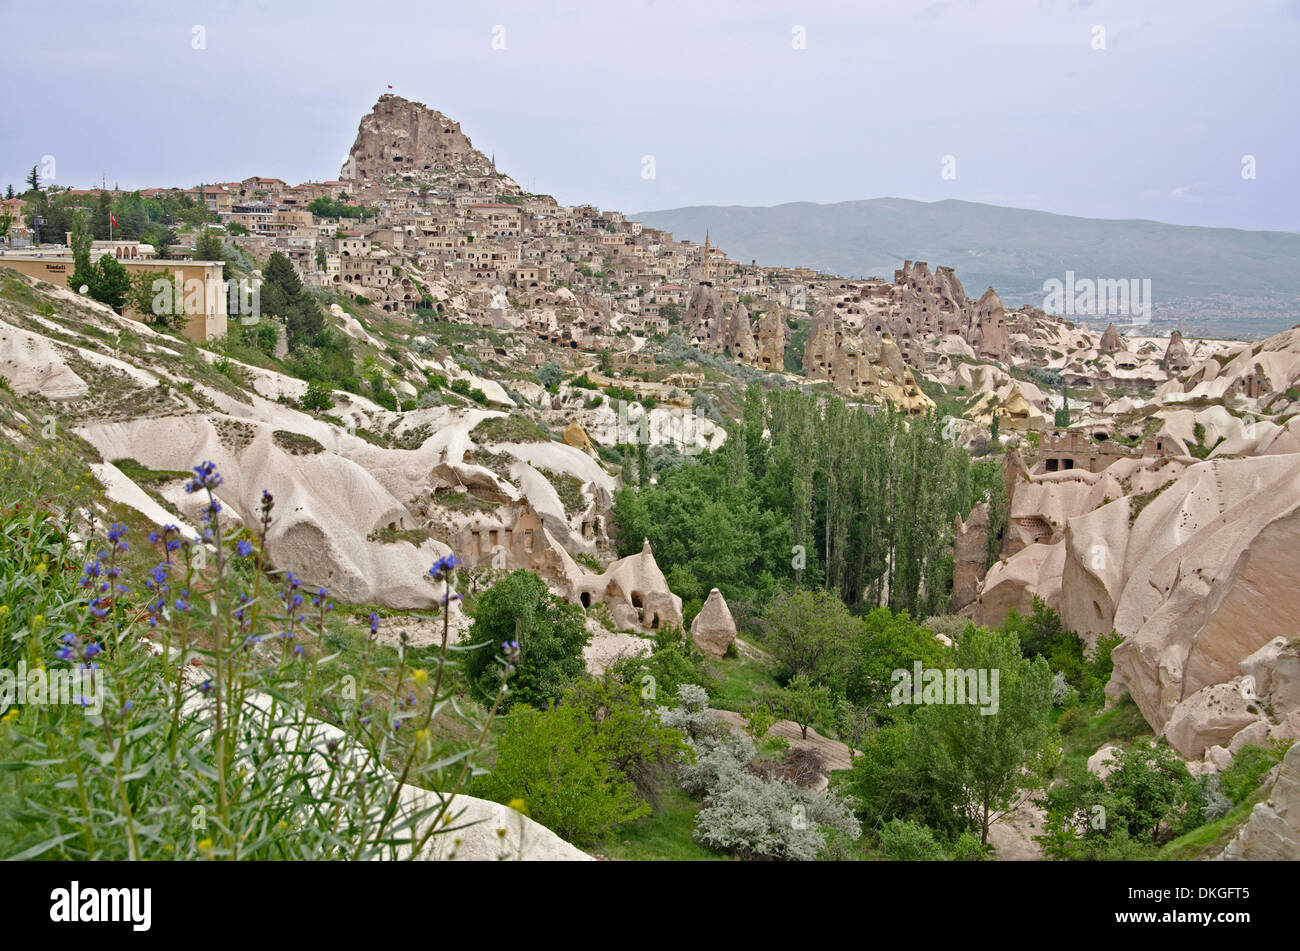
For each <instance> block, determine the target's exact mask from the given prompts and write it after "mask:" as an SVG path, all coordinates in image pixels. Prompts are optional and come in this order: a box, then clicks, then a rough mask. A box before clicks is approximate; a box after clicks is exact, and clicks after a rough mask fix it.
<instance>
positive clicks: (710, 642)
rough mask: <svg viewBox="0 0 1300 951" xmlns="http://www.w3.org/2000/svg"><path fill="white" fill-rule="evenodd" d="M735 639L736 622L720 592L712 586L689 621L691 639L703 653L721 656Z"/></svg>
mask: <svg viewBox="0 0 1300 951" xmlns="http://www.w3.org/2000/svg"><path fill="white" fill-rule="evenodd" d="M735 639H736V622H735V620H734V619H733V618H732V616H731V609H730V608H728V607H727V602H726V599H725V598H723V597H722V592H721V591H719V590H718V589H717V588H714V589H713V590H712V591H710V592H709V597H708V599H707V600H706V601H705V602H704V607H702V608H700V613H699V614H697V615H695V620H694V621H692V622H691V640H692V641H694V642H695V646H696V647H698V648H699V649H700V650H702V651H704V652H705V653H707V654H711V655H713V656H714V657H722V656H723V655H724V654H726V653H727V648H729V647H730V646H731V645H732V642H733V641H735Z"/></svg>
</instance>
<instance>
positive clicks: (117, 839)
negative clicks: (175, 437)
mask: <svg viewBox="0 0 1300 951" xmlns="http://www.w3.org/2000/svg"><path fill="white" fill-rule="evenodd" d="M76 460H77V455H76V452H75V450H70V449H69V447H68V445H67V444H64V443H61V444H60V445H59V446H58V447H57V448H49V449H47V448H46V447H44V446H41V445H39V444H38V445H34V446H28V447H26V448H25V449H23V450H19V449H13V448H10V449H6V450H4V452H3V455H2V456H0V473H3V475H4V478H0V580H3V584H2V585H0V650H2V651H3V657H2V658H0V661H2V662H3V665H4V666H5V668H6V669H12V668H18V667H19V665H24V667H25V671H23V673H24V674H25V679H26V683H27V684H28V685H29V686H30V685H31V684H33V683H35V682H36V681H41V682H43V683H47V684H55V683H56V682H57V683H60V684H62V685H63V689H61V690H50V691H49V692H48V693H46V694H45V695H44V697H38V696H37V694H36V693H35V692H34V691H30V690H29V691H28V692H27V694H26V696H25V697H21V698H19V702H18V704H17V705H15V706H11V707H9V709H8V710H7V711H6V712H5V713H4V716H3V722H2V723H0V761H3V762H4V763H5V766H6V769H5V771H4V774H3V775H4V780H3V782H0V853H2V854H4V855H5V856H6V857H7V858H34V857H37V856H41V857H46V858H64V859H101V860H102V859H154V860H166V859H259V858H260V859H287V858H292V859H320V858H351V859H365V858H372V857H399V856H401V855H402V854H406V853H408V852H409V851H410V850H413V849H414V850H418V849H421V848H423V847H424V846H425V845H427V843H428V842H429V840H430V839H431V838H432V836H434V835H436V834H440V833H441V832H442V831H443V830H444V829H445V827H446V822H445V820H447V819H448V818H450V817H452V816H453V815H454V813H455V810H454V807H453V806H452V805H451V803H450V801H449V800H448V799H441V800H440V799H439V798H438V797H430V798H429V799H427V800H424V801H423V802H425V803H427V804H425V805H421V804H419V802H418V801H411V800H409V799H408V798H405V797H403V796H402V792H401V791H402V789H403V787H404V786H406V785H411V784H415V785H423V786H427V787H430V788H440V789H444V790H447V791H448V792H452V791H456V790H459V789H461V788H463V785H464V783H465V782H466V780H467V779H468V777H469V775H470V772H471V770H472V768H473V763H472V760H473V756H472V755H469V756H467V755H466V754H467V753H470V754H472V751H473V746H472V745H471V746H469V747H467V746H466V745H465V744H463V743H462V744H461V745H460V749H459V751H458V752H457V754H456V755H454V756H451V757H450V758H448V756H447V747H446V745H445V743H444V742H443V741H438V740H436V739H435V738H434V737H433V736H432V734H431V730H430V726H431V723H432V721H433V718H434V716H435V712H437V713H438V714H439V716H440V717H441V718H451V717H455V716H456V715H457V714H456V713H455V712H454V711H453V710H451V709H449V708H448V707H447V702H448V697H449V695H450V694H449V690H450V687H451V684H452V682H453V680H454V677H453V674H452V670H453V667H454V664H453V663H452V661H451V660H450V658H449V656H448V652H447V646H446V629H445V627H444V640H443V645H442V647H441V649H440V650H439V651H437V652H435V653H433V654H432V655H431V656H429V660H430V661H432V666H433V669H431V670H430V669H424V668H414V667H412V666H411V665H409V664H408V663H407V657H406V656H405V655H400V654H399V655H396V657H395V656H394V654H393V652H392V651H391V650H381V649H380V648H378V647H377V645H376V643H375V641H374V636H373V635H374V632H375V631H376V630H377V625H378V618H377V617H375V616H374V615H371V633H372V637H371V638H370V639H369V640H368V641H366V642H365V647H364V648H363V649H360V650H358V651H357V652H356V654H357V655H358V656H357V658H356V659H357V664H356V665H355V666H343V665H341V664H339V663H338V662H337V656H338V654H337V649H331V647H328V646H327V642H330V643H334V642H337V639H338V637H339V636H340V629H339V627H338V622H337V620H336V619H335V618H334V616H333V607H334V605H333V602H332V601H331V600H330V597H329V594H328V593H327V592H326V591H324V590H323V589H318V590H307V589H305V588H304V586H303V585H302V582H301V581H300V580H298V579H296V578H295V577H294V576H293V575H292V574H290V573H288V572H274V573H269V572H268V571H267V570H265V566H266V565H267V564H268V563H269V559H270V558H272V557H274V553H273V552H271V551H269V550H268V546H267V530H268V528H269V526H270V525H271V523H272V522H273V520H274V519H275V517H276V513H275V507H274V500H273V499H272V498H271V497H270V496H269V495H264V496H263V504H262V508H261V518H260V521H259V522H258V523H257V524H256V525H255V526H253V527H252V528H251V529H249V530H245V531H240V532H238V533H232V532H231V531H230V530H229V528H228V525H227V522H226V515H225V513H224V512H223V510H222V507H221V505H220V503H218V502H217V501H216V499H215V496H214V494H213V493H214V492H215V491H216V490H217V489H218V487H219V486H220V485H221V477H220V474H219V473H218V472H217V471H216V470H215V467H213V466H212V465H211V464H210V463H205V464H203V465H201V466H198V467H196V469H195V470H194V472H193V473H192V474H191V477H190V481H189V484H188V486H187V489H188V490H189V491H190V492H192V493H194V494H196V495H197V496H198V497H199V498H200V499H201V500H202V503H203V505H204V521H203V525H204V538H203V540H190V539H187V538H185V537H184V536H183V535H182V533H181V532H180V531H178V530H177V529H175V528H174V527H168V528H165V529H160V530H154V531H150V532H148V534H147V535H146V534H145V533H144V532H143V531H133V530H131V529H130V528H129V527H128V526H127V525H125V524H123V523H120V522H111V521H110V522H109V523H108V524H105V522H104V521H103V520H102V519H99V518H95V517H87V513H88V512H89V511H90V510H89V509H87V508H85V507H84V506H83V505H82V504H80V503H81V502H83V501H85V502H90V501H91V500H89V499H87V493H86V492H85V491H84V490H85V489H87V488H88V487H89V486H90V485H91V481H90V476H89V473H88V472H86V470H85V468H84V466H82V465H80V464H79V463H78V462H77V461H76ZM37 486H40V487H41V489H40V490H39V491H38V490H37V489H36V487H37ZM56 488H64V489H66V490H67V492H66V494H60V495H59V496H58V497H57V501H56V500H55V498H53V497H44V496H43V495H42V493H43V492H49V491H54V490H56ZM91 504H93V502H92V503H91ZM450 570H451V565H450V563H444V564H442V565H440V566H439V565H435V567H434V569H433V571H431V575H432V576H435V577H437V578H440V577H441V576H442V575H443V574H445V573H446V572H449V571H450ZM394 659H395V660H396V663H395V664H393V663H392V661H393V660H394ZM56 678H57V680H56ZM498 697H499V692H498ZM11 699H12V698H11V697H6V698H5V700H6V705H7V704H8V702H9V701H10V700H11ZM464 715H467V714H464ZM490 719H491V712H489V713H488V714H487V721H488V722H490ZM470 727H471V729H472V730H473V733H476V734H477V735H478V736H479V737H480V743H481V742H482V739H483V738H484V737H485V736H486V725H481V724H479V723H478V722H476V721H475V720H474V719H473V718H472V717H471V722H470ZM471 735H473V734H471Z"/></svg>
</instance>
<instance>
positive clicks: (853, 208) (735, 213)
mask: <svg viewBox="0 0 1300 951" xmlns="http://www.w3.org/2000/svg"><path fill="white" fill-rule="evenodd" d="M630 217H632V218H633V219H635V220H639V221H642V222H644V223H645V224H647V225H649V226H651V227H654V228H659V229H662V230H664V231H671V232H672V233H673V235H674V237H676V238H679V239H680V238H689V239H691V240H693V241H703V240H704V235H705V231H706V230H707V231H708V232H709V236H710V238H711V240H712V242H713V244H715V245H716V246H718V247H719V248H721V249H723V250H724V251H726V252H727V254H728V255H729V256H730V257H732V258H733V259H736V260H740V261H746V262H748V261H750V260H757V261H758V262H759V263H760V264H764V265H803V266H807V267H815V268H818V269H819V270H824V271H828V272H832V273H836V274H841V275H844V276H846V277H869V276H873V275H875V276H880V277H885V278H891V279H892V278H893V276H894V268H896V267H900V266H901V265H902V263H903V261H904V260H907V259H910V260H913V261H927V262H929V264H930V267H931V268H932V269H933V268H934V267H935V266H936V265H941V264H943V265H950V266H952V267H954V268H955V269H956V271H957V276H958V277H959V278H960V279H961V281H962V284H963V285H964V286H965V288H966V293H967V294H968V295H970V296H973V297H978V296H979V295H980V294H981V293H982V292H983V291H984V289H985V287H988V286H990V285H992V286H993V287H994V288H996V290H997V292H998V294H999V295H1000V296H1001V297H1002V299H1003V301H1004V302H1005V303H1007V304H1009V305H1012V304H1026V303H1031V304H1035V305H1037V306H1042V303H1043V298H1044V292H1043V282H1044V281H1046V280H1048V279H1049V278H1056V279H1057V280H1060V281H1064V280H1065V276H1066V271H1068V270H1070V271H1074V273H1075V277H1076V279H1078V278H1085V277H1087V278H1093V279H1096V278H1105V279H1119V278H1124V279H1132V278H1138V279H1142V278H1150V280H1151V293H1152V298H1153V301H1154V303H1155V308H1156V312H1157V314H1158V315H1162V316H1166V317H1168V316H1171V315H1170V314H1169V313H1168V311H1167V306H1168V305H1169V303H1171V302H1175V301H1176V302H1178V303H1179V305H1180V306H1179V308H1178V309H1179V310H1184V309H1187V311H1188V312H1190V313H1195V314H1198V315H1199V316H1200V317H1202V318H1209V319H1211V320H1213V319H1216V317H1218V318H1226V319H1231V318H1232V317H1233V316H1234V313H1235V312H1236V311H1237V310H1238V306H1237V305H1243V306H1245V307H1246V309H1247V310H1248V311H1251V312H1253V313H1256V315H1257V316H1262V314H1259V308H1261V307H1262V308H1263V309H1264V310H1265V311H1267V312H1268V313H1269V314H1270V315H1272V314H1274V313H1276V316H1277V319H1278V320H1279V321H1281V322H1285V321H1286V320H1287V319H1288V312H1289V315H1290V321H1291V323H1295V322H1296V321H1297V320H1300V234H1295V233H1291V232H1284V231H1240V230H1237V229H1232V228H1199V227H1189V226H1186V225H1170V224H1162V223H1160V222H1157V221H1144V220H1139V219H1131V220H1111V219H1100V218H1075V217H1070V216H1068V215H1054V214H1050V213H1048V212H1043V211H1029V210H1026V209H1023V208H1003V207H1000V206H998V205H984V204H978V203H975V202H969V201H957V200H954V199H948V200H945V201H937V202H924V201H911V200H909V199H905V198H871V199H867V200H864V201H844V202H838V203H836V204H830V205H818V204H814V203H812V202H794V203H791V204H787V205H775V206H772V207H768V208H764V207H752V206H745V205H725V206H724V205H700V206H694V207H689V208H673V209H668V210H664V211H645V212H641V213H640V214H635V215H632V216H630ZM1162 305H1165V306H1162ZM1215 311H1221V313H1215ZM1289 325H1290V324H1287V326H1289Z"/></svg>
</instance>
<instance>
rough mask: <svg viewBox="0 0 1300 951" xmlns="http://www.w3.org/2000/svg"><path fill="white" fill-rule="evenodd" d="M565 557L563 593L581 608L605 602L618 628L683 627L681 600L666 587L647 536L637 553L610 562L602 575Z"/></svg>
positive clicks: (654, 629) (665, 580) (652, 628)
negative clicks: (565, 575)
mask: <svg viewBox="0 0 1300 951" xmlns="http://www.w3.org/2000/svg"><path fill="white" fill-rule="evenodd" d="M565 560H566V563H567V569H568V570H567V575H568V577H567V580H566V582H565V584H564V596H565V597H566V598H568V600H570V601H575V602H577V603H579V604H581V605H582V606H583V607H584V608H586V607H591V606H592V605H593V604H596V603H598V602H601V601H603V602H604V603H605V604H608V605H609V608H610V613H611V614H612V615H613V617H614V627H615V628H617V629H618V630H639V631H645V632H647V633H649V632H653V631H658V630H660V629H661V628H664V627H670V626H675V627H681V626H682V624H683V620H684V619H683V618H682V599H681V598H679V597H678V596H677V595H675V594H673V593H672V591H671V590H669V588H668V581H667V579H666V578H664V573H663V572H662V571H660V570H659V565H658V564H657V563H656V562H655V556H654V552H652V551H651V550H650V540H649V539H648V538H647V539H645V541H644V543H643V544H642V546H641V550H640V551H639V552H637V553H636V554H635V555H628V556H627V557H626V558H620V559H618V560H617V561H615V562H613V563H612V564H611V565H610V566H609V567H608V568H606V569H605V571H604V573H603V574H599V575H597V574H594V573H592V572H590V571H587V570H586V569H585V568H582V567H580V566H579V565H577V564H576V563H575V562H573V560H572V559H569V558H567V556H565Z"/></svg>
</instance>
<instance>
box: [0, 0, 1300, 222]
mask: <svg viewBox="0 0 1300 951" xmlns="http://www.w3.org/2000/svg"><path fill="white" fill-rule="evenodd" d="M0 24H2V25H3V29H2V30H0V33H2V34H3V35H4V37H5V38H6V42H5V44H4V46H5V57H4V65H3V72H2V73H0V77H2V81H3V88H4V93H3V96H2V97H0V186H3V185H4V184H7V183H9V182H12V183H13V184H14V185H15V186H16V187H17V186H20V185H21V183H22V181H23V179H24V178H25V176H26V174H27V170H28V169H30V167H31V166H32V165H33V164H34V163H36V162H38V161H40V159H41V157H42V156H44V155H52V156H54V157H55V161H56V171H57V183H58V184H66V185H73V186H79V187H85V186H89V185H92V184H98V182H99V181H100V177H101V175H103V176H106V177H107V181H108V183H109V184H110V185H112V184H114V183H120V184H121V185H122V186H125V187H144V186H148V185H164V184H166V185H170V184H180V185H191V184H196V183H198V182H200V181H219V180H232V179H241V178H245V177H247V176H249V175H255V174H256V175H273V176H278V177H281V178H284V179H286V180H288V181H291V182H297V181H303V180H307V179H325V178H333V177H335V176H336V175H337V174H338V172H339V167H340V165H341V162H342V159H343V157H344V155H345V154H346V152H347V150H348V148H349V146H350V145H351V143H352V139H353V137H354V136H355V134H356V128H357V123H358V121H359V119H360V117H361V115H362V114H363V113H365V112H367V111H369V109H370V108H371V106H372V105H373V104H374V100H375V99H376V98H377V97H378V96H379V95H380V94H381V93H382V92H385V91H386V87H387V85H388V84H389V83H391V84H392V85H393V86H394V90H393V91H394V92H396V93H398V94H400V95H403V96H406V97H407V98H410V99H415V100H418V101H421V102H424V103H427V104H428V105H430V106H432V107H433V108H435V109H439V110H441V111H442V112H445V113H447V114H448V115H450V116H452V117H453V118H455V119H458V120H459V121H460V122H461V124H462V127H463V129H464V130H465V132H467V133H468V134H469V136H470V137H471V138H472V140H473V141H474V144H475V145H476V146H477V147H478V148H480V149H482V150H483V151H484V152H487V153H493V152H495V154H496V157H497V163H498V166H499V167H500V168H501V169H502V170H504V171H507V172H509V173H510V174H512V175H513V176H514V177H515V178H516V179H517V180H518V181H519V183H520V184H521V185H522V186H523V187H525V188H527V189H530V190H536V191H545V192H549V193H551V194H554V195H555V196H556V198H558V199H559V200H560V201H561V202H565V203H573V202H579V201H591V202H593V203H595V204H598V205H601V206H603V207H609V208H619V209H622V210H625V211H635V210H646V209H658V208H671V207H676V206H680V205H690V204H762V205H768V204H777V203H780V202H786V201H818V202H830V201H842V200H848V199H857V198H873V197H881V196H899V197H905V198H916V199H922V200H934V199H940V198H963V199H968V200H971V201H985V202H991V203H994V204H1001V205H1012V206H1016V207H1024V208H1036V209H1042V210H1046V211H1054V212H1060V213H1065V214H1075V215H1083V216H1087V217H1114V218H1138V217H1140V218H1154V219H1157V220H1161V221H1170V222H1175V223H1180V224H1202V225H1217V226H1231V227H1240V228H1267V229H1277V230H1286V231H1300V162H1297V155H1296V151H1297V146H1298V145H1300V123H1298V122H1297V100H1298V99H1300V55H1298V54H1300V0H1091V2H1089V0H938V2H933V0H916V2H909V0H866V2H857V3H835V2H822V3H817V2H807V0H799V2H788V3H787V2H774V0H761V2H749V3H742V2H731V0H724V2H711V0H652V2H644V0H642V2H623V0H592V2H568V3H563V2H559V3H551V2H538V3H510V2H499V0H484V2H479V0H476V2H473V3H463V2H458V3H455V4H452V3H445V2H437V0H435V2H409V3H406V2H384V0H349V2H334V0H322V2H311V3H307V2H291V0H278V2H262V0H207V2H184V0H166V2H164V0H157V2H153V0H145V2H134V3H104V2H97V0H96V2H72V0H45V2H41V3H31V2H26V0H23V2H16V0H2V2H0ZM196 27H201V28H202V38H203V41H204V43H203V47H204V48H201V49H198V48H195V45H196V42H195V37H196V32H195V28H196ZM498 27H499V28H503V29H500V30H498V29H497V28H498ZM1096 27H1102V28H1104V31H1105V32H1104V41H1105V49H1095V48H1094V46H1095V45H1096V37H1097V33H1096V31H1095V28H1096ZM796 28H802V30H803V33H802V36H803V37H804V39H805V43H804V48H802V49H798V48H796V45H797V43H796V42H795V41H796V40H797V39H798V37H799V35H800V34H799V33H797V32H796ZM494 31H495V32H494ZM494 35H495V36H497V37H499V38H501V37H503V38H504V49H497V48H494V45H493V37H494ZM497 45H501V44H500V43H499V42H498V44H497ZM647 155H650V156H653V157H654V171H655V177H654V178H652V179H647V178H645V177H643V175H642V169H643V156H647ZM945 155H951V156H953V157H955V160H956V178H955V179H944V178H943V177H942V176H941V167H942V166H941V162H942V159H943V156H945ZM1244 155H1252V156H1254V157H1255V162H1256V169H1257V176H1256V178H1255V179H1253V180H1247V179H1243V177H1242V171H1241V169H1242V157H1243V156H1244Z"/></svg>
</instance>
